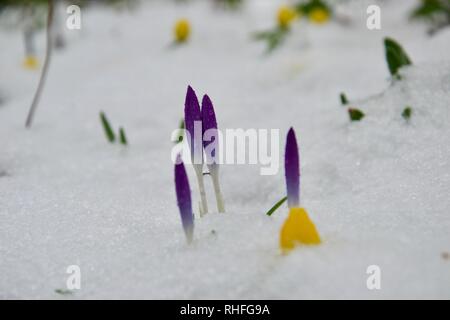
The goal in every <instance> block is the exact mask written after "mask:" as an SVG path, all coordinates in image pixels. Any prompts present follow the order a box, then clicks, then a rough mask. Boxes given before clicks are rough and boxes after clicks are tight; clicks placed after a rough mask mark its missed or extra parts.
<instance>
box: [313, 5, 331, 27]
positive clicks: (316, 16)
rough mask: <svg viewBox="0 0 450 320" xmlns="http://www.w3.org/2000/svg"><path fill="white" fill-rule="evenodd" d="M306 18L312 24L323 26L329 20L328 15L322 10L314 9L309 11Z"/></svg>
mask: <svg viewBox="0 0 450 320" xmlns="http://www.w3.org/2000/svg"><path fill="white" fill-rule="evenodd" d="M308 17H309V20H310V21H311V22H312V23H315V24H324V23H326V22H327V21H328V20H330V13H329V12H328V11H327V10H325V9H323V8H315V9H312V10H311V12H310V13H309V16H308Z"/></svg>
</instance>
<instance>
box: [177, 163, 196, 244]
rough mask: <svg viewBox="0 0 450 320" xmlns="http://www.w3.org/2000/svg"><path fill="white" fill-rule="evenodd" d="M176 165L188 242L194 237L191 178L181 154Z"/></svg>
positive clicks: (182, 214)
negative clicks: (189, 178)
mask: <svg viewBox="0 0 450 320" xmlns="http://www.w3.org/2000/svg"><path fill="white" fill-rule="evenodd" d="M176 163H177V164H176V165H175V191H176V194H177V203H178V208H179V209H180V216H181V223H182V224H183V229H184V233H185V234H186V239H187V241H188V243H190V242H192V239H193V237H194V215H193V213H192V201H191V189H190V187H189V180H188V177H187V174H186V169H185V168H184V164H183V161H182V160H181V157H180V155H178V157H177V162H176Z"/></svg>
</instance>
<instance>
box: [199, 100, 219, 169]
mask: <svg viewBox="0 0 450 320" xmlns="http://www.w3.org/2000/svg"><path fill="white" fill-rule="evenodd" d="M202 121H203V134H205V132H206V131H208V132H209V134H210V136H209V137H208V139H209V138H211V140H210V141H207V139H204V140H203V147H204V148H205V150H206V147H207V146H209V145H210V144H211V143H214V144H215V146H211V148H213V149H212V151H211V154H209V152H206V156H207V158H208V159H207V160H208V163H217V161H214V159H215V158H216V149H217V147H218V143H219V141H218V136H217V121H216V113H215V112H214V106H213V104H212V102H211V99H210V98H209V97H208V95H206V94H205V95H204V96H203V100H202ZM216 139H217V141H216ZM211 158H212V159H211Z"/></svg>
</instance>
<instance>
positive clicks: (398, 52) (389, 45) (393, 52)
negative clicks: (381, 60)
mask: <svg viewBox="0 0 450 320" xmlns="http://www.w3.org/2000/svg"><path fill="white" fill-rule="evenodd" d="M384 47H385V53H386V61H387V64H388V67H389V72H390V73H391V75H392V76H393V77H394V78H397V79H401V77H400V75H399V74H398V70H399V69H400V68H401V67H403V66H408V65H411V64H412V62H411V59H409V57H408V55H407V54H406V52H405V50H404V49H403V48H402V47H401V46H400V45H399V44H398V43H397V42H396V41H395V40H393V39H390V38H385V39H384Z"/></svg>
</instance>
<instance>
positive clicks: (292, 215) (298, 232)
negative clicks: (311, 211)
mask: <svg viewBox="0 0 450 320" xmlns="http://www.w3.org/2000/svg"><path fill="white" fill-rule="evenodd" d="M320 243H321V240H320V236H319V233H318V232H317V230H316V226H315V225H314V223H313V222H312V221H311V219H309V216H308V213H307V212H306V210H305V209H303V208H291V209H290V210H289V216H288V218H287V219H286V221H285V222H284V225H283V227H282V228H281V232H280V248H281V250H283V251H284V252H286V251H289V250H292V249H294V248H295V246H297V245H299V244H306V245H314V244H320Z"/></svg>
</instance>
